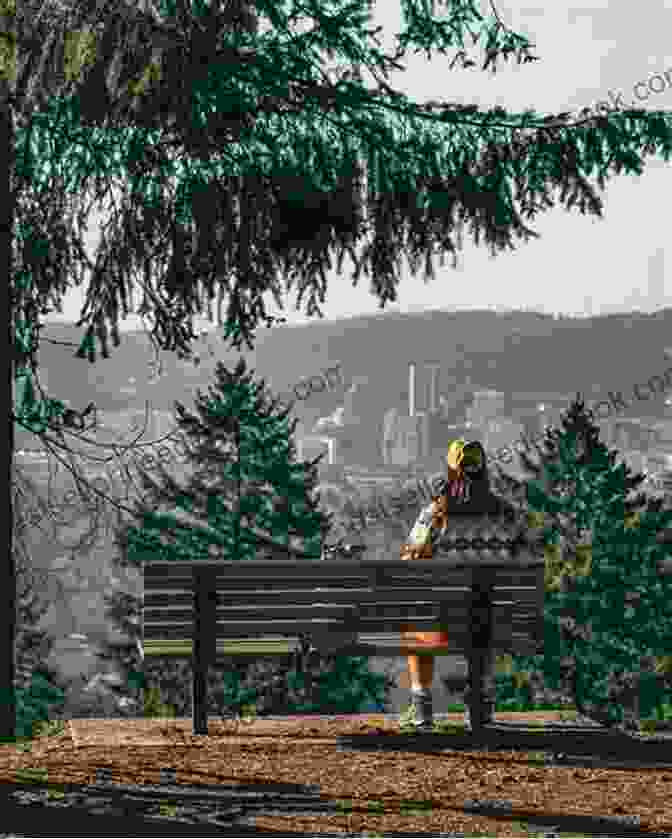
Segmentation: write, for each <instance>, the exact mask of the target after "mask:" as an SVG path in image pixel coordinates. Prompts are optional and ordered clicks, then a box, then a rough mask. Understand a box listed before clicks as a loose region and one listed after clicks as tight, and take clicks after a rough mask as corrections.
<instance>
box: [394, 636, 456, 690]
mask: <svg viewBox="0 0 672 839" xmlns="http://www.w3.org/2000/svg"><path fill="white" fill-rule="evenodd" d="M402 638H403V639H404V640H406V641H409V642H413V643H414V645H415V644H417V646H418V647H423V646H424V647H427V653H425V654H423V653H414V654H412V655H408V656H406V660H407V661H408V675H409V679H410V682H411V687H415V688H427V689H429V688H431V686H432V682H433V681H434V656H433V655H432V654H431V650H432V649H434V648H436V647H443V646H445V645H446V644H447V643H448V636H447V635H446V633H445V632H403V633H402Z"/></svg>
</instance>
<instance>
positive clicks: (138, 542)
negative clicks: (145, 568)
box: [126, 358, 330, 560]
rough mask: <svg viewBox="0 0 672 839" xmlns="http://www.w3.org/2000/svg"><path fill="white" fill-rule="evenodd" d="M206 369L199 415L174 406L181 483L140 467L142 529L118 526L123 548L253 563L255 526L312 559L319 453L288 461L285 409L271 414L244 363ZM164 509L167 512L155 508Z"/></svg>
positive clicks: (318, 523) (320, 535)
mask: <svg viewBox="0 0 672 839" xmlns="http://www.w3.org/2000/svg"><path fill="white" fill-rule="evenodd" d="M215 375H216V385H215V387H214V388H213V387H211V388H210V389H209V396H208V397H207V398H206V397H205V396H204V395H203V394H201V393H200V391H199V394H198V397H197V400H196V401H197V411H198V414H199V416H194V415H192V414H189V413H188V412H187V411H186V410H185V408H184V406H183V405H181V404H180V403H179V402H176V403H175V404H176V412H177V417H176V420H177V425H178V429H179V431H180V433H181V436H182V442H183V446H184V449H185V455H186V459H187V462H188V463H189V464H191V465H192V466H194V471H193V474H191V475H190V478H189V482H188V483H187V485H186V486H184V487H182V486H180V484H179V483H177V482H176V481H175V480H174V479H173V478H172V477H171V476H170V475H169V474H168V472H167V471H166V469H165V467H163V466H160V467H159V469H160V473H161V479H162V483H161V484H157V483H155V482H154V481H153V480H152V479H151V478H150V476H149V474H148V473H147V471H146V470H140V475H141V480H142V483H143V488H144V490H145V491H146V492H149V493H150V500H149V503H148V504H147V502H146V501H145V500H144V499H143V501H142V502H141V503H140V504H139V505H138V504H137V502H136V509H138V510H139V511H140V512H139V516H140V517H141V520H142V526H141V527H140V528H134V527H130V528H129V529H128V531H127V534H126V536H127V538H128V539H129V541H130V547H131V553H133V552H136V553H138V555H140V554H143V555H147V556H148V555H150V554H147V553H145V552H146V550H147V548H149V549H150V551H151V556H153V558H158V557H164V558H166V559H181V558H184V559H199V558H201V559H208V558H209V557H211V556H218V557H219V558H221V559H236V560H245V559H252V558H254V557H255V555H258V553H259V550H260V546H259V543H258V538H257V536H258V534H259V533H260V532H263V533H265V534H266V535H267V536H270V538H272V540H273V542H274V544H276V545H280V546H281V545H286V546H287V548H288V556H289V551H290V550H291V549H293V548H297V549H298V550H299V551H302V552H303V553H305V554H307V555H313V556H314V557H315V558H316V559H319V557H320V549H321V546H322V541H323V539H324V536H325V535H326V533H327V531H328V530H329V528H330V519H329V518H328V517H327V516H326V515H325V514H324V513H323V512H321V511H320V509H319V494H318V495H317V497H313V494H314V492H315V487H316V485H317V483H318V481H319V475H318V472H317V463H318V462H319V461H320V460H321V459H322V458H323V457H324V453H323V454H321V455H319V456H318V457H316V458H315V459H314V460H313V461H311V462H310V463H297V462H296V461H295V457H296V446H295V444H294V442H293V440H292V435H293V434H294V430H295V428H296V424H297V420H296V419H294V420H292V421H291V424H290V423H288V415H289V412H290V409H289V408H285V409H284V410H282V411H279V412H276V410H275V405H274V404H273V403H269V400H268V399H267V397H266V396H265V394H264V389H265V387H266V386H265V383H263V382H262V384H261V386H259V385H256V384H254V383H253V381H252V375H251V373H248V372H246V365H245V361H244V359H242V358H241V360H240V361H239V362H238V365H237V366H236V369H235V371H233V372H232V373H230V372H229V371H228V370H227V369H226V368H225V367H224V365H223V364H221V362H218V364H217V366H216V370H215ZM275 404H277V403H275ZM165 506H167V507H168V509H169V512H166V513H160V512H157V511H158V510H160V509H161V508H162V507H165ZM176 513H177V515H176ZM199 523H202V525H204V526H199ZM166 540H168V543H169V544H166Z"/></svg>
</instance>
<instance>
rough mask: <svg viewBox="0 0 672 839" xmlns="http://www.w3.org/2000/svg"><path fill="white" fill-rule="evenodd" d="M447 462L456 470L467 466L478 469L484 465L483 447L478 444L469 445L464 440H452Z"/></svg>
mask: <svg viewBox="0 0 672 839" xmlns="http://www.w3.org/2000/svg"><path fill="white" fill-rule="evenodd" d="M446 462H447V464H448V466H449V467H450V468H451V469H454V470H458V469H460V468H464V467H465V466H475V467H476V468H477V469H478V468H480V467H482V465H483V458H482V455H481V446H480V445H479V444H477V443H467V442H466V441H465V440H462V439H458V440H452V441H451V442H450V444H449V445H448V453H447V455H446Z"/></svg>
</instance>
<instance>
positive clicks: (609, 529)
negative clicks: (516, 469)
mask: <svg viewBox="0 0 672 839" xmlns="http://www.w3.org/2000/svg"><path fill="white" fill-rule="evenodd" d="M543 442H544V450H543V451H541V450H540V449H539V448H537V451H538V453H539V455H540V457H541V464H535V463H534V462H533V461H532V460H531V459H530V458H529V457H526V456H525V455H523V456H522V458H521V459H522V460H523V463H524V465H525V467H526V468H527V469H528V470H529V471H530V472H532V473H533V474H534V475H535V478H533V479H532V480H530V481H527V482H524V483H521V482H519V481H516V480H515V479H512V478H511V477H510V476H506V475H505V474H504V473H503V471H502V470H500V471H499V474H498V476H497V483H498V484H499V486H501V487H502V489H504V490H505V491H508V492H509V494H510V496H513V497H515V498H516V499H517V502H518V503H519V504H521V505H523V506H525V507H526V509H527V510H528V511H529V512H533V513H543V514H544V519H545V523H546V526H545V527H544V528H543V531H542V537H541V541H542V543H543V544H544V545H545V546H546V547H549V546H551V547H558V542H559V541H560V537H561V536H562V537H563V545H562V548H563V551H564V556H563V558H562V560H561V559H559V558H558V556H557V554H556V555H555V556H552V557H551V561H550V562H547V567H546V575H545V576H546V603H545V616H544V618H545V620H544V623H545V638H544V652H543V655H539V656H535V657H532V658H529V657H514V662H515V664H516V667H517V669H519V670H521V671H527V672H528V673H529V676H530V680H532V679H533V678H534V679H536V680H537V681H539V675H540V674H542V675H543V679H544V680H545V681H546V682H547V684H549V685H552V686H554V687H556V688H557V687H558V686H559V685H560V684H561V682H562V686H563V688H564V690H565V691H566V692H567V693H568V694H569V695H570V696H571V698H572V700H573V702H574V703H575V705H576V707H577V709H579V711H580V712H581V713H584V714H585V715H587V716H591V717H592V718H593V719H596V720H598V721H599V722H601V723H604V724H606V725H609V726H613V725H620V724H621V723H622V724H623V725H624V726H625V727H629V728H632V727H634V726H635V722H634V719H633V717H632V715H633V710H634V713H635V714H636V715H639V714H640V713H641V714H642V715H645V714H647V713H649V712H650V711H652V710H653V709H654V708H655V707H656V706H657V705H659V704H660V702H661V700H662V698H663V696H662V694H661V690H662V688H661V686H660V685H659V684H658V683H656V679H655V673H654V671H655V662H656V651H658V652H659V651H660V650H661V649H665V643H669V640H666V639H669V638H670V632H671V631H672V612H670V610H669V605H668V603H669V601H668V603H666V594H665V592H666V591H669V587H670V581H669V580H668V581H666V580H665V579H664V578H662V577H660V576H659V575H658V573H657V569H656V564H657V562H658V560H659V559H661V558H662V557H663V556H664V549H663V548H662V547H661V546H659V545H658V544H657V543H656V539H655V535H656V531H657V529H658V528H659V527H663V526H665V524H666V522H667V521H669V520H670V519H671V518H672V514H669V513H668V514H665V513H663V512H661V504H660V503H659V502H656V501H653V500H651V499H648V498H647V497H646V494H645V493H638V494H636V495H635V496H634V497H632V493H633V491H634V490H635V489H636V488H637V487H638V486H639V485H640V484H641V483H642V481H643V480H644V476H643V475H641V474H638V475H632V474H631V472H630V470H629V468H628V467H627V465H625V464H619V465H616V464H615V460H616V453H615V452H610V451H609V450H608V448H607V447H606V446H605V445H604V443H602V442H601V441H600V439H599V429H598V428H597V427H596V425H595V423H594V422H593V418H592V415H591V412H590V411H587V410H586V408H585V406H584V404H583V402H582V400H581V399H580V397H579V396H578V395H577V399H576V400H575V401H574V402H573V403H572V405H571V406H570V408H569V410H568V411H567V413H566V414H565V415H564V416H563V419H562V429H561V430H559V429H549V430H548V431H547V434H546V437H545V439H544V441H543ZM521 454H522V453H521ZM521 488H522V489H523V491H524V492H523V493H521ZM523 495H524V497H523ZM633 604H634V605H633ZM624 618H625V620H624ZM561 677H562V678H561ZM633 695H634V696H635V697H636V701H635V704H634V709H633V707H625V703H626V702H627V701H628V698H629V697H632V696H633Z"/></svg>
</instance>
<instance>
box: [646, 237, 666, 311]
mask: <svg viewBox="0 0 672 839" xmlns="http://www.w3.org/2000/svg"><path fill="white" fill-rule="evenodd" d="M648 269H649V270H648V287H649V300H648V303H649V305H648V307H647V308H649V309H650V310H653V309H655V308H656V307H658V306H663V305H664V304H665V249H664V248H658V250H657V251H655V252H654V253H653V254H652V255H651V256H650V257H649V266H648Z"/></svg>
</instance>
